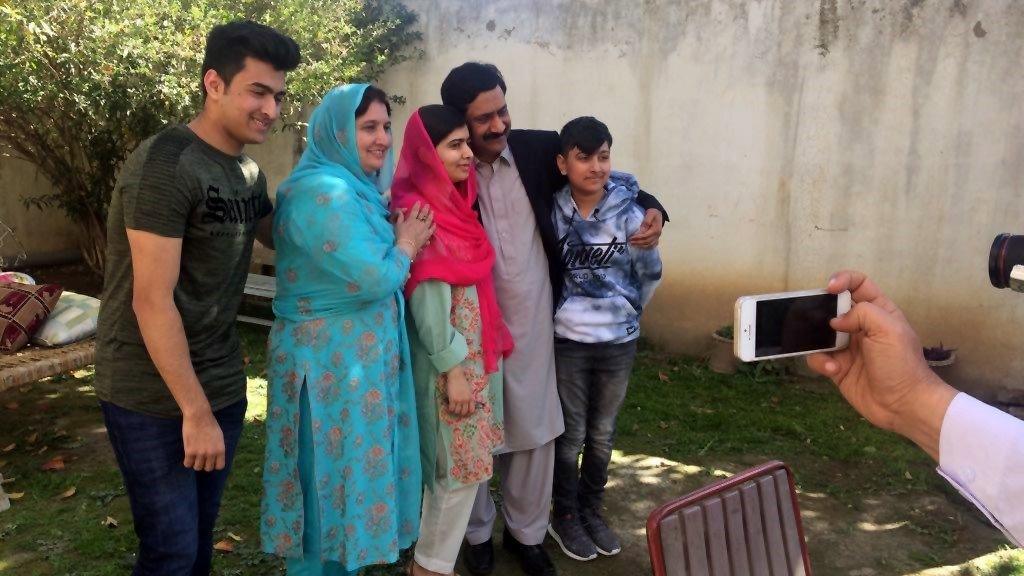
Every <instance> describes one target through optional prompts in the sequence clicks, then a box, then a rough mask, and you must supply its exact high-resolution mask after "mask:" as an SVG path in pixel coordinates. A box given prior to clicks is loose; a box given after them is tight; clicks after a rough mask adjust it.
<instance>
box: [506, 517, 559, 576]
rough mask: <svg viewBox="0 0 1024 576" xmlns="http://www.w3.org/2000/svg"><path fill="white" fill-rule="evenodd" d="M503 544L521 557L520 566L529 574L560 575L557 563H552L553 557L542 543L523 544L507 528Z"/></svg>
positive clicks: (514, 554)
mask: <svg viewBox="0 0 1024 576" xmlns="http://www.w3.org/2000/svg"><path fill="white" fill-rule="evenodd" d="M501 545H502V546H503V547H504V548H505V550H508V551H509V552H511V553H512V555H513V556H515V557H516V558H517V559H519V567H520V568H522V569H523V572H525V573H526V575H527V576H558V572H557V571H555V565H554V564H552V563H551V558H550V557H549V556H548V553H547V552H546V551H545V550H544V546H543V545H542V544H523V543H521V542H519V541H518V540H516V539H515V538H514V537H513V536H512V534H511V533H509V531H508V528H505V533H504V535H503V536H502V538H501Z"/></svg>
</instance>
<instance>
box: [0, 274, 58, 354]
mask: <svg viewBox="0 0 1024 576" xmlns="http://www.w3.org/2000/svg"><path fill="white" fill-rule="evenodd" d="M62 290H63V289H62V288H61V287H60V286H57V285H56V284H42V285H40V286H32V285H29V284H19V283H17V282H11V283H7V284H0V352H2V353H7V354H9V353H11V352H17V351H18V350H19V349H21V348H22V347H23V346H25V344H27V343H28V339H29V338H31V337H32V335H33V334H35V332H36V331H37V330H39V328H40V327H41V326H42V325H43V322H44V321H45V320H46V317H47V316H49V315H50V311H51V310H53V305H54V304H56V303H57V299H59V298H60V293H61V291H62Z"/></svg>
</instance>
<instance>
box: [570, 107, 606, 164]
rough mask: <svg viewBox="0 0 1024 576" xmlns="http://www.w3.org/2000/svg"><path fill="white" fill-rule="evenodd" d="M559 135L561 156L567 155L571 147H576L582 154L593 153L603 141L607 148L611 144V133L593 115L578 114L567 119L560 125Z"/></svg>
mask: <svg viewBox="0 0 1024 576" xmlns="http://www.w3.org/2000/svg"><path fill="white" fill-rule="evenodd" d="M559 137H560V138H561V139H562V155H563V156H568V155H569V152H570V151H571V150H572V149H573V148H578V149H579V151H580V152H583V153H584V154H593V153H594V152H597V150H598V148H600V147H601V146H602V145H603V144H604V143H605V142H607V143H608V147H609V148H610V147H611V145H612V133H611V132H610V131H609V130H608V126H606V125H605V123H604V122H601V121H600V120H598V119H597V118H594V117H593V116H580V117H579V118H574V119H572V120H569V122H567V123H566V124H565V126H563V127H562V132H561V133H559Z"/></svg>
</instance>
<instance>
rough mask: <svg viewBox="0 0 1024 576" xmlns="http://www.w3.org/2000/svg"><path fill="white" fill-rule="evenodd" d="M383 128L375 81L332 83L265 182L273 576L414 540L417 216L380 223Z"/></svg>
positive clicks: (385, 148) (348, 564)
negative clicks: (271, 198)
mask: <svg viewBox="0 0 1024 576" xmlns="http://www.w3.org/2000/svg"><path fill="white" fill-rule="evenodd" d="M390 125H391V123H390V107H389V106H388V104H387V97H386V95H385V94H384V93H383V92H382V91H381V90H380V89H378V88H375V87H372V86H368V85H365V84H362V85H345V86H339V87H336V88H334V89H332V90H331V91H330V92H328V93H327V95H326V96H324V99H323V101H322V102H321V104H320V105H319V106H318V107H317V108H316V110H314V112H313V114H312V116H311V118H310V122H309V128H308V137H307V143H308V148H307V149H306V151H305V152H304V153H303V155H302V159H301V160H300V161H299V164H298V166H296V167H295V170H294V171H293V172H292V173H291V175H290V176H289V177H288V179H287V180H285V182H283V183H282V184H281V185H280V187H279V188H278V194H277V208H276V212H275V216H274V242H275V244H276V248H277V262H276V264H277V297H276V298H275V299H274V312H275V314H276V316H277V321H276V322H275V323H274V327H273V328H272V330H271V334H270V343H269V351H268V364H269V368H268V380H269V389H268V406H267V408H268V410H267V450H266V462H265V465H264V474H263V485H264V497H263V507H262V530H261V532H262V541H263V549H264V550H265V551H267V552H270V553H273V554H277V555H280V556H284V557H285V558H286V562H287V567H288V573H289V574H303V575H304V574H316V575H320V574H332V575H334V574H338V575H342V574H344V575H348V574H353V573H355V572H357V571H358V570H359V569H360V568H361V567H363V566H367V565H370V564H378V563H386V562H394V561H396V560H397V558H398V554H399V551H400V550H401V549H403V548H408V547H409V546H411V545H412V543H413V542H414V541H415V540H416V537H417V528H418V522H419V513H420V490H421V484H420V466H419V441H418V435H417V424H416V399H415V392H414V389H413V383H412V374H411V372H410V362H409V345H408V340H407V338H406V333H405V330H404V314H405V310H404V304H403V298H402V285H403V283H404V282H405V279H406V276H407V275H408V273H409V265H410V262H411V258H412V257H414V256H415V254H416V253H417V252H418V251H419V249H420V248H421V247H422V246H423V244H424V243H425V242H426V241H427V240H428V239H429V237H430V234H431V233H432V228H433V224H432V219H431V215H430V213H429V211H428V210H426V209H423V210H421V209H420V207H419V205H417V206H415V207H413V208H412V209H411V210H410V211H409V213H408V214H406V215H405V216H404V217H400V218H398V221H397V223H395V224H392V223H391V222H390V221H389V219H388V216H389V214H388V207H387V201H386V199H385V198H384V197H383V196H382V193H383V192H384V191H385V190H387V188H388V187H389V185H390V183H391V178H392V166H393V160H392V154H391V150H390V149H391V133H390Z"/></svg>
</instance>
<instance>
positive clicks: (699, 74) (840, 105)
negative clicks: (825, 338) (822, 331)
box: [382, 0, 1024, 388]
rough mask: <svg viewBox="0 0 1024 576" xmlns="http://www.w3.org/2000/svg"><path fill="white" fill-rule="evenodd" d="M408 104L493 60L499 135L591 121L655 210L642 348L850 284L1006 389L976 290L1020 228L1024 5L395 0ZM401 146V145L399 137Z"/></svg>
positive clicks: (1016, 341) (1020, 361) (968, 369)
mask: <svg viewBox="0 0 1024 576" xmlns="http://www.w3.org/2000/svg"><path fill="white" fill-rule="evenodd" d="M407 4H408V5H409V6H410V7H411V8H413V9H414V10H415V11H416V12H418V13H419V14H420V18H421V28H422V31H423V35H424V38H423V46H422V47H423V49H424V51H425V56H424V58H423V59H422V60H421V61H418V62H413V63H409V64H406V65H403V66H401V67H399V68H396V69H394V70H393V71H392V72H390V73H389V74H388V75H387V76H386V77H385V79H384V80H383V82H382V83H383V85H384V87H385V88H386V89H388V90H389V91H392V92H395V93H400V94H402V95H404V96H406V97H407V98H408V99H409V103H410V106H408V107H406V109H404V110H399V111H398V113H397V114H396V118H395V120H396V126H398V127H399V129H398V130H396V138H400V136H401V134H400V132H401V126H402V125H404V121H405V119H406V118H407V117H408V115H409V108H411V107H412V106H417V105H421V104H425V103H430V102H436V101H438V100H439V87H440V83H441V81H442V79H443V78H444V76H445V74H446V73H447V71H448V70H449V69H450V68H451V67H453V66H455V65H458V64H460V63H462V62H464V61H466V60H470V59H474V60H483V61H488V62H493V63H495V64H497V65H498V67H499V68H501V70H502V71H503V73H504V75H505V77H506V79H507V81H508V85H509V91H508V102H509V106H510V110H511V114H512V122H513V126H517V127H520V128H526V127H535V128H552V129H558V128H560V127H561V126H562V124H563V123H564V122H565V121H567V120H569V119H571V118H573V117H575V116H579V115H584V114H592V115H595V116H598V117H599V118H601V119H603V120H604V121H605V122H607V123H608V125H609V127H610V128H611V130H612V133H613V135H614V136H615V138H616V139H615V145H614V147H613V152H614V154H613V162H614V164H615V166H616V167H618V168H622V169H626V170H630V171H634V172H636V173H637V174H638V176H639V178H640V181H641V183H642V184H643V185H644V186H645V188H646V189H648V190H650V191H652V192H654V193H655V194H656V195H657V196H658V197H659V198H660V199H661V201H662V202H663V203H664V204H665V206H666V207H667V208H668V209H669V211H670V213H671V215H672V222H671V224H669V226H668V228H667V229H666V232H665V235H664V237H663V242H662V255H663V258H664V260H665V264H666V270H667V273H666V277H665V280H664V282H663V284H662V286H661V288H660V289H659V291H658V294H657V296H656V297H655V300H654V302H653V303H652V305H651V307H650V308H649V310H648V313H647V315H646V326H645V328H646V331H647V334H648V335H649V336H650V337H651V338H653V339H654V340H656V341H657V342H659V343H661V344H663V345H665V346H667V347H669V348H671V349H675V350H679V351H683V352H687V353H691V354H700V353H703V352H704V351H706V349H707V347H708V345H709V337H708V334H709V333H710V332H711V330H712V329H714V328H715V327H716V326H718V325H721V324H725V323H727V322H729V321H730V320H731V314H732V303H733V301H734V299H735V298H736V297H737V296H739V295H741V294H749V293H758V292H766V291H779V290H795V289H805V288H811V287H818V286H822V285H823V284H824V282H825V280H826V279H827V277H828V275H829V273H830V272H831V271H832V270H834V269H836V268H838V267H843V266H849V267H857V268H860V269H863V270H866V271H868V272H869V273H870V274H871V275H873V276H874V277H875V278H876V279H877V280H878V281H879V282H880V283H881V284H882V285H883V286H884V287H885V289H886V290H887V291H888V292H889V293H890V294H891V295H892V296H893V297H894V298H895V299H896V300H897V301H898V302H899V303H900V304H901V305H902V306H903V308H904V309H905V311H906V312H907V315H908V316H909V317H910V319H911V320H912V321H913V322H914V324H915V326H917V327H918V329H919V331H920V333H921V336H922V339H923V340H924V341H925V343H926V344H938V342H939V341H940V340H941V341H942V342H943V343H944V344H945V345H947V346H954V347H957V348H959V362H958V370H959V378H958V379H959V380H961V382H963V381H969V383H974V384H976V385H978V386H986V387H1000V386H1009V387H1017V388H1020V387H1024V384H1022V383H1021V382H1020V379H1018V378H1017V377H1016V376H1015V375H1016V374H1017V373H1020V372H1021V370H1022V369H1024V354H1021V352H1022V351H1024V331H1022V330H1018V327H1021V326H1024V296H1020V295H1017V294H1014V293H1010V292H1009V291H997V290H995V289H993V288H991V287H990V286H989V283H988V279H987V276H986V262H987V256H988V248H989V244H990V242H991V240H992V238H993V236H994V235H995V234H996V233H998V232H1003V231H1018V232H1024V205H1022V203H1021V202H1020V201H1019V200H1018V195H1019V191H1020V190H1021V188H1022V184H1024V110H1022V107H1021V100H1022V96H1024V75H1022V74H1021V73H1020V62H1021V61H1022V60H1024V37H1022V36H1021V34H1020V30H1022V29H1024V4H1021V3H1018V2H1011V1H1009V0H1005V1H995V0H992V1H972V0H941V1H940V0H930V1H925V0H901V1H895V0H893V1H884V0H875V1H865V0H852V1H842V2H840V1H838V0H821V1H818V2H790V1H785V0H762V1H751V0H742V1H740V0H692V1H687V2H677V1H672V2H669V1H660V2H659V1H651V2H636V1H635V0H608V1H604V0H600V1H599V0H577V1H568V0H503V1H495V2H478V1H470V0H407ZM399 141H400V140H399Z"/></svg>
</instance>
